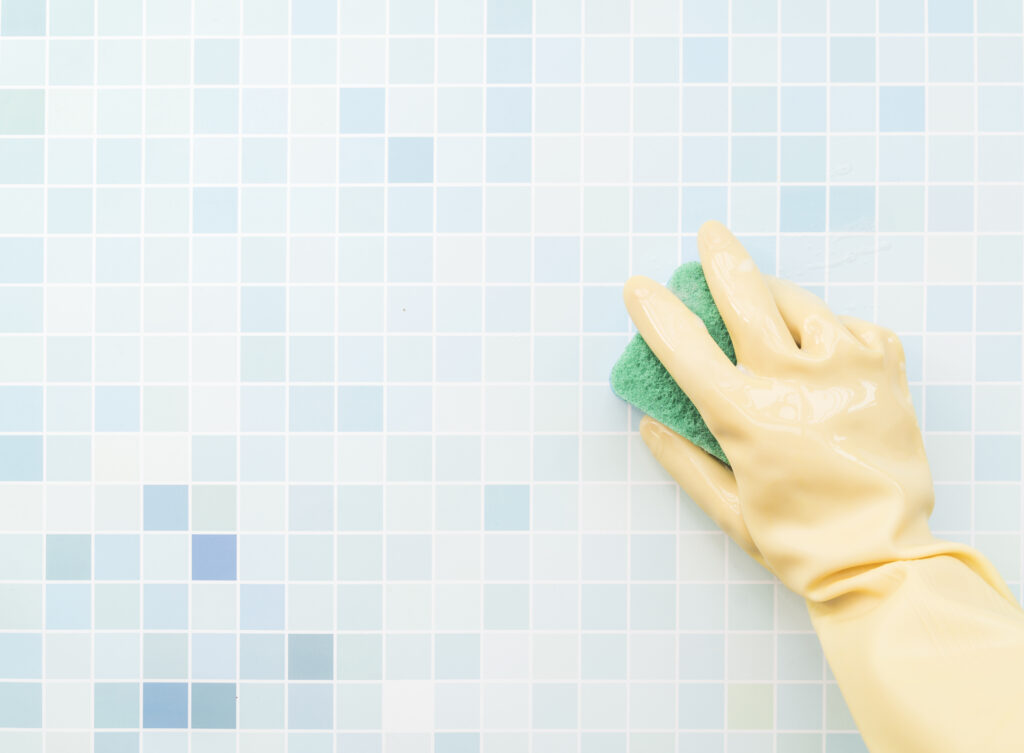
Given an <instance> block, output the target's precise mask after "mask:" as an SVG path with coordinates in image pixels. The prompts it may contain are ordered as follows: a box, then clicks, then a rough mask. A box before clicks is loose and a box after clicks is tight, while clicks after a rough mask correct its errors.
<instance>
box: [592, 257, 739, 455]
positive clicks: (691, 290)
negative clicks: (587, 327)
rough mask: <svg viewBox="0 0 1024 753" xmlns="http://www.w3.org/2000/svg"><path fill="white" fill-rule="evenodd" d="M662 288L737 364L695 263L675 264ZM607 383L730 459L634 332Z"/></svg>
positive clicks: (670, 376)
mask: <svg viewBox="0 0 1024 753" xmlns="http://www.w3.org/2000/svg"><path fill="white" fill-rule="evenodd" d="M666 287H667V288H668V289H669V290H671V291H672V292H673V293H675V295H676V296H677V297H678V298H679V299H680V300H681V301H682V302H683V303H685V304H686V307H687V308H689V309H690V311H692V312H693V313H695V314H696V315H697V316H699V317H700V318H701V320H702V321H703V322H704V326H706V327H707V328H708V332H709V333H710V334H711V337H712V338H713V339H714V341H715V342H716V343H718V347H720V348H721V349H722V350H723V351H724V352H725V354H726V355H727V356H729V360H730V361H732V362H733V363H736V352H735V350H733V347H732V339H731V338H730V337H729V331H728V330H727V329H726V328H725V322H723V321H722V315H721V314H719V313H718V308H717V307H716V306H715V300H714V298H712V297H711V291H710V290H708V283H707V280H705V279H704V270H703V269H702V268H701V266H700V262H696V261H694V262H690V263H688V264H684V265H683V266H681V267H679V269H677V270H676V271H675V272H674V273H673V274H672V277H671V278H670V279H669V281H668V283H667V285H666ZM611 383H612V390H614V392H615V394H616V395H618V396H619V397H621V398H622V399H623V400H625V401H626V402H628V403H631V404H632V405H635V406H636V407H637V408H639V409H640V410H642V411H643V412H644V413H646V414H648V415H649V416H651V418H654V419H657V420H658V421H660V422H661V423H663V424H665V426H667V427H669V428H670V429H672V430H673V431H675V432H676V433H678V434H681V435H682V436H684V437H686V438H687V439H689V440H690V441H691V442H693V443H694V444H695V445H697V446H698V447H703V448H704V449H705V450H707V451H708V452H709V453H711V454H712V455H714V456H715V457H716V458H718V459H719V460H721V461H722V462H724V463H726V464H728V463H729V461H728V460H727V459H726V457H725V453H724V452H723V451H722V447H721V445H719V444H718V440H717V439H715V437H714V435H713V434H712V433H711V431H710V429H708V426H707V424H705V423H704V419H703V418H701V415H700V413H699V412H698V411H697V407H696V406H695V405H694V404H693V403H692V402H691V401H690V398H688V397H687V396H686V393H684V392H683V391H682V390H681V389H679V385H678V384H676V381H675V379H673V378H672V375H671V374H669V373H668V370H667V369H666V368H665V367H664V366H662V365H661V361H659V360H658V357H657V356H656V355H654V352H653V351H652V350H651V349H650V347H648V345H647V343H646V342H644V339H643V338H642V337H641V336H640V335H639V334H637V335H636V337H634V338H633V339H632V340H631V341H630V343H629V345H627V346H626V350H625V352H624V353H623V354H622V355H621V356H620V357H619V360H618V361H616V363H615V366H614V367H613V368H612V375H611Z"/></svg>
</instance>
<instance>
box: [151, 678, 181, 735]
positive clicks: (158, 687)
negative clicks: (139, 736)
mask: <svg viewBox="0 0 1024 753" xmlns="http://www.w3.org/2000/svg"><path fill="white" fill-rule="evenodd" d="M142 726H143V727H144V728H158V729H185V728H186V727H187V726H188V685H187V684H186V683H183V682H147V683H143V685H142Z"/></svg>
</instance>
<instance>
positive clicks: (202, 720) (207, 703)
mask: <svg viewBox="0 0 1024 753" xmlns="http://www.w3.org/2000/svg"><path fill="white" fill-rule="evenodd" d="M236 700H237V695H236V693H235V684H234V683H228V682H196V683H192V729H234V728H235V703H236Z"/></svg>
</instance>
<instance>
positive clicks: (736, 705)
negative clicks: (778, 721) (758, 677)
mask: <svg viewBox="0 0 1024 753" xmlns="http://www.w3.org/2000/svg"><path fill="white" fill-rule="evenodd" d="M728 694H729V706H728V714H729V716H728V722H729V729H771V727H772V719H773V717H774V702H773V696H772V686H771V685H769V684H767V683H763V684H762V683H756V684H755V683H750V684H747V683H744V684H737V683H732V684H730V685H729V688H728Z"/></svg>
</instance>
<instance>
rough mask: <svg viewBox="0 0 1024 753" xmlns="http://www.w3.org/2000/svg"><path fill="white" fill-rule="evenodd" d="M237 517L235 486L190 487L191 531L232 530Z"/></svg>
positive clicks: (235, 524)
mask: <svg viewBox="0 0 1024 753" xmlns="http://www.w3.org/2000/svg"><path fill="white" fill-rule="evenodd" d="M237 519H238V518H237V502H236V495H235V487H233V486H202V485H197V486H193V487H192V530H193V531H234V530H236V528H237Z"/></svg>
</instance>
